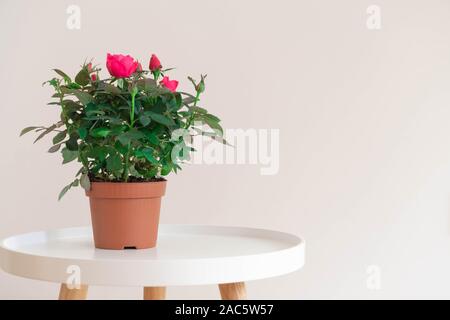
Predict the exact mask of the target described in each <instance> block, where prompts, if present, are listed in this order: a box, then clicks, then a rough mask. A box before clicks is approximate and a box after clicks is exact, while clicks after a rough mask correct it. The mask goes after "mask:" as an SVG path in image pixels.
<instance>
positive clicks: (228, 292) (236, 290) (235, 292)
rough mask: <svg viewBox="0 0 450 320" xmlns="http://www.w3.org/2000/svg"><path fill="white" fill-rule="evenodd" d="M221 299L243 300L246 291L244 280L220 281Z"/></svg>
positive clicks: (245, 296)
mask: <svg viewBox="0 0 450 320" xmlns="http://www.w3.org/2000/svg"><path fill="white" fill-rule="evenodd" d="M219 290H220V295H221V297H222V300H245V299H247V292H246V290H245V283H244V282H235V283H221V284H219Z"/></svg>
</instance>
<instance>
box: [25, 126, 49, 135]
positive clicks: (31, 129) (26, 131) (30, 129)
mask: <svg viewBox="0 0 450 320" xmlns="http://www.w3.org/2000/svg"><path fill="white" fill-rule="evenodd" d="M40 128H43V127H35V126H34V127H26V128H23V129H22V131H20V136H19V137H21V136H23V135H24V134H25V133H28V132H30V131H33V130H34V129H40Z"/></svg>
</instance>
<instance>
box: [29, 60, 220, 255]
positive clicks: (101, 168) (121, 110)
mask: <svg viewBox="0 0 450 320" xmlns="http://www.w3.org/2000/svg"><path fill="white" fill-rule="evenodd" d="M106 67H107V69H108V71H109V74H110V77H108V78H105V79H101V78H100V71H101V69H100V68H99V67H98V66H94V65H93V64H92V63H84V64H83V65H82V66H81V70H80V71H79V72H78V73H77V75H76V76H75V78H74V79H72V78H71V77H69V76H68V75H67V74H66V73H64V72H63V71H61V70H59V69H54V71H55V72H56V74H57V76H55V77H54V78H52V79H51V80H49V81H46V82H45V83H44V84H49V85H50V86H51V87H53V89H54V90H55V93H54V94H53V96H52V98H54V99H55V101H52V102H50V103H49V105H51V106H57V107H58V108H60V110H61V116H60V120H59V121H57V122H56V123H55V124H53V125H50V126H32V127H27V128H25V129H23V130H22V132H21V135H23V134H25V133H27V132H31V131H35V132H37V133H39V135H38V136H37V138H36V139H35V141H34V142H36V141H38V140H40V139H41V138H43V137H44V136H46V135H47V134H50V133H56V134H55V135H54V136H53V145H52V147H51V148H50V149H49V150H48V151H49V152H51V153H54V152H57V151H60V152H61V154H62V158H63V162H62V163H63V164H65V163H69V162H71V161H74V160H77V161H78V162H79V163H80V164H81V168H80V169H79V171H78V173H77V174H76V178H75V180H74V181H72V182H71V183H70V184H68V185H67V186H65V187H64V188H63V189H62V191H61V193H60V194H59V199H61V197H63V196H64V194H65V193H66V192H67V191H68V190H69V189H70V188H72V187H76V186H78V185H80V186H81V187H83V188H84V189H85V192H86V195H87V196H88V197H89V200H90V208H91V218H92V226H93V235H94V242H95V246H96V247H97V248H103V249H124V248H128V247H132V248H138V249H139V248H151V247H154V246H155V245H156V239H157V233H158V224H159V212H160V203H161V197H162V196H163V195H164V193H165V190H166V183H167V182H166V180H165V179H164V176H166V175H168V174H169V173H171V172H175V173H176V172H177V171H178V170H180V169H181V168H180V165H179V164H180V163H182V162H183V161H184V160H186V159H188V157H189V152H190V151H193V148H192V146H191V144H190V142H192V136H194V135H207V136H209V137H211V138H212V139H215V140H218V141H221V142H222V143H226V142H225V141H224V140H223V138H222V134H223V130H222V127H221V126H220V124H219V122H220V120H219V118H217V117H216V116H214V115H212V114H210V113H209V112H208V111H207V110H206V109H204V108H202V107H200V106H198V102H199V98H200V95H201V94H202V93H203V91H204V90H205V77H206V76H203V75H201V77H200V80H199V81H195V80H194V79H192V78H190V77H188V79H189V80H190V82H192V84H193V85H194V91H195V92H194V94H189V93H185V92H178V91H177V86H178V81H176V80H171V79H169V77H168V76H167V75H166V72H167V71H169V69H163V68H162V66H161V63H160V61H159V59H158V58H157V57H156V56H155V55H152V56H151V59H150V63H149V70H144V69H143V68H142V66H141V64H140V63H139V62H138V61H137V60H135V59H134V58H132V57H131V56H129V55H121V54H108V55H107V61H106ZM199 123H200V124H201V125H199Z"/></svg>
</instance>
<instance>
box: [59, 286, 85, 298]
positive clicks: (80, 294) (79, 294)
mask: <svg viewBox="0 0 450 320" xmlns="http://www.w3.org/2000/svg"><path fill="white" fill-rule="evenodd" d="M87 292H88V286H87V285H84V284H82V285H81V286H80V289H75V288H74V289H69V288H68V287H67V285H66V284H65V283H61V288H60V289H59V300H85V299H86V297H87Z"/></svg>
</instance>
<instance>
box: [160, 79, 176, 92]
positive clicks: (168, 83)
mask: <svg viewBox="0 0 450 320" xmlns="http://www.w3.org/2000/svg"><path fill="white" fill-rule="evenodd" d="M160 83H161V85H162V86H163V87H165V88H167V89H169V90H170V91H172V92H175V90H177V87H178V81H177V80H170V79H169V77H167V76H165V77H164V78H163V79H162V80H161V82H160Z"/></svg>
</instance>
